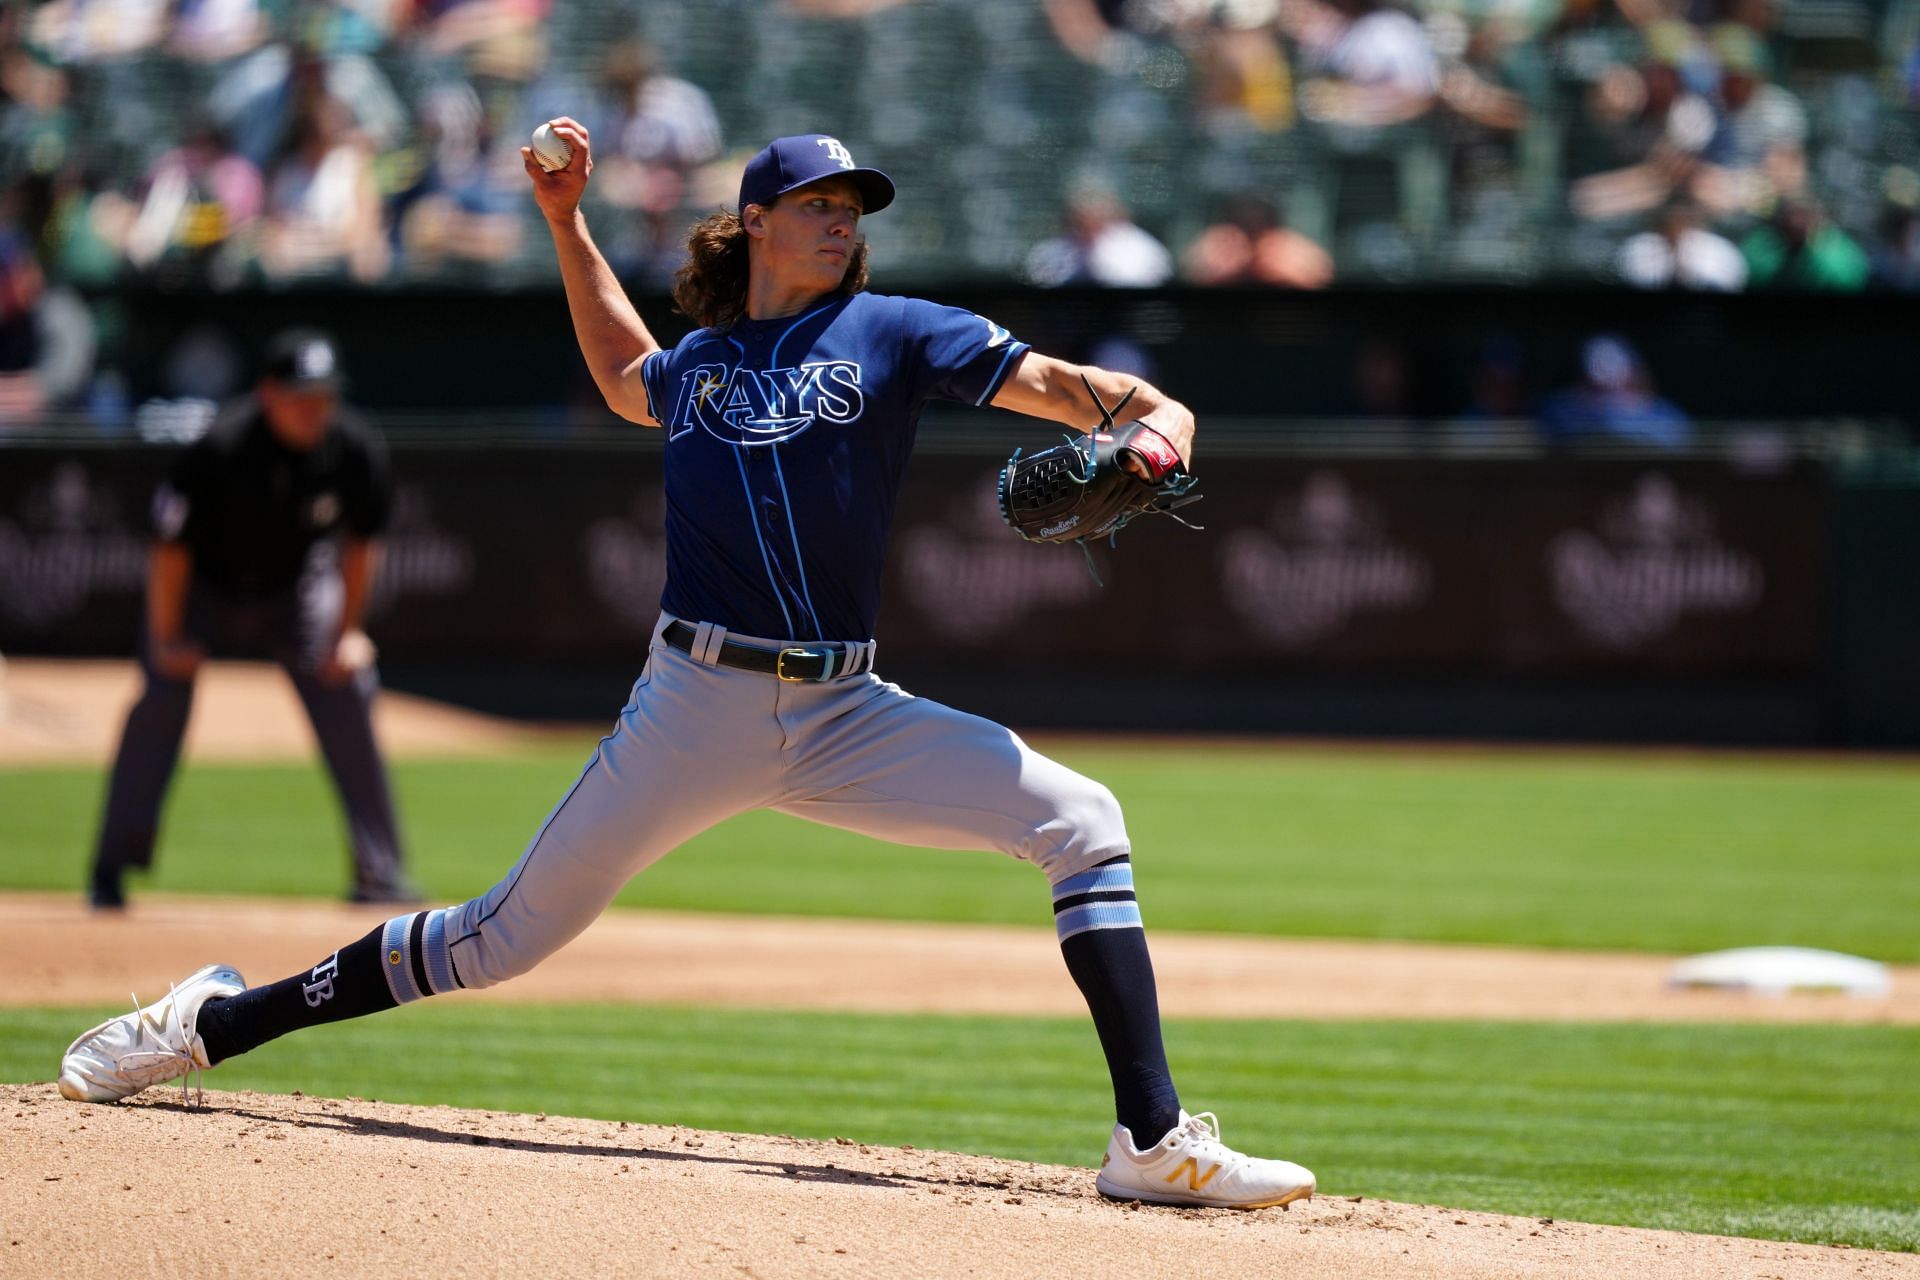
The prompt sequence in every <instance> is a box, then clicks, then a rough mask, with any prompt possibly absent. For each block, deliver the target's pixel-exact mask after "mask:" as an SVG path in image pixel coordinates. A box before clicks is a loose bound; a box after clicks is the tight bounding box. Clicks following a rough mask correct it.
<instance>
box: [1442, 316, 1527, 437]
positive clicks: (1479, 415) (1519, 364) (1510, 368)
mask: <svg viewBox="0 0 1920 1280" xmlns="http://www.w3.org/2000/svg"><path fill="white" fill-rule="evenodd" d="M1459 416H1460V418H1461V419H1463V420H1465V421H1468V422H1475V423H1485V422H1502V421H1513V420H1515V419H1520V418H1530V417H1532V416H1533V394H1532V390H1531V388H1530V387H1529V386H1528V382H1527V351H1526V347H1525V346H1524V345H1522V344H1521V342H1520V340H1519V339H1518V338H1516V337H1514V336H1513V335H1512V334H1509V333H1496V334H1494V335H1493V336H1491V337H1489V338H1488V339H1487V340H1486V341H1485V342H1483V343H1482V344H1481V345H1480V350H1479V352H1478V353H1477V354H1476V355H1475V356H1474V360H1473V367H1472V368H1471V369H1469V370H1468V373H1467V404H1466V407H1465V408H1464V409H1462V410H1461V411H1460V414H1459Z"/></svg>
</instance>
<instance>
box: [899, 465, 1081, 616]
mask: <svg viewBox="0 0 1920 1280" xmlns="http://www.w3.org/2000/svg"><path fill="white" fill-rule="evenodd" d="M1006 532H1007V527H1006V524H1005V523H1004V522H1003V521H1002V520H1001V518H1000V500H999V498H998V496H997V495H996V494H995V493H994V491H993V490H992V489H990V488H987V487H984V486H983V487H982V488H981V490H980V493H979V496H978V498H977V500H976V502H975V503H974V505H973V507H972V508H971V509H970V510H969V511H967V512H966V527H965V530H964V532H956V530H955V527H954V526H953V525H952V524H933V523H929V524H924V525H915V526H913V527H911V528H909V529H907V530H905V531H904V532H903V533H902V535H901V537H900V542H899V547H900V567H901V577H902V579H903V586H904V588H905V591H906V594H907V598H908V600H909V601H910V602H911V603H912V605H913V607H914V608H915V609H917V610H919V611H920V613H921V614H922V615H924V616H925V617H928V618H931V619H934V620H935V621H937V622H938V623H939V624H940V630H941V632H942V634H944V635H946V636H949V637H951V638H953V639H955V640H959V641H962V642H964V643H973V644H978V643H980V642H982V641H986V640H991V639H993V638H995V637H997V636H1000V635H1004V634H1005V633H1006V632H1008V631H1010V630H1012V629H1013V627H1014V626H1015V624H1017V623H1019V622H1020V621H1021V620H1022V619H1024V618H1027V617H1029V616H1030V615H1032V614H1034V613H1036V612H1038V611H1039V610H1041V609H1057V608H1063V607H1066V606H1071V605H1077V604H1081V603H1084V602H1085V601H1087V600H1090V599H1092V598H1093V596H1094V594H1095V593H1096V592H1097V591H1099V589H1100V588H1099V586H1098V584H1096V583H1095V582H1094V580H1093V575H1092V574H1091V573H1089V572H1087V562H1086V558H1085V557H1084V556H1082V555H1081V554H1080V552H1079V550H1078V549H1077V548H1076V549H1068V548H1059V547H1049V548H1045V549H1041V548H1037V547H1034V546H1031V545H1030V544H1028V543H1025V542H1021V541H1019V540H1018V539H1009V538H1008V537H1007V536H1006ZM1049 553H1051V554H1049Z"/></svg>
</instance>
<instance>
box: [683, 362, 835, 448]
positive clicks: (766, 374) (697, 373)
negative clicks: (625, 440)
mask: <svg viewBox="0 0 1920 1280" xmlns="http://www.w3.org/2000/svg"><path fill="white" fill-rule="evenodd" d="M865 406H866V402H865V400H864V398H863V397H862V396H861V393H860V365H859V364H858V363H857V362H855V361H852V360H827V361H819V362H815V363H810V364H803V365H800V366H799V367H798V368H790V369H746V368H742V367H740V366H738V365H726V364H703V365H699V366H697V367H695V368H692V369H689V370H687V371H686V372H685V373H684V374H682V375H681V377H680V395H679V403H678V404H677V406H676V407H675V410H674V415H673V429H672V431H671V432H670V433H669V437H668V438H669V439H673V440H677V439H679V438H680V437H681V436H683V435H685V434H686V433H687V432H689V431H691V430H693V429H694V427H696V426H698V427H703V428H705V429H706V431H707V432H708V433H709V434H710V435H712V436H714V437H715V438H717V439H720V440H725V441H726V442H727V443H729V444H745V445H765V444H779V443H781V442H782V441H785V440H791V439H793V438H794V437H795V436H797V435H799V434H800V433H801V432H803V431H805V430H806V429H807V428H808V427H811V426H812V425H813V424H814V423H815V422H833V423H842V424H844V423H848V422H852V421H853V420H854V419H855V418H858V417H859V416H860V413H861V410H862V409H864V408H865Z"/></svg>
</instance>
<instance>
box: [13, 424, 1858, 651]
mask: <svg viewBox="0 0 1920 1280" xmlns="http://www.w3.org/2000/svg"><path fill="white" fill-rule="evenodd" d="M171 456H172V454H171V451H170V450H166V449H160V448H126V449H113V450H107V449H56V448H14V449H8V450H5V451H4V452H0V461H3V462H4V466H0V650H3V651H20V652H30V653H71V654H92V655H102V654H122V653H131V651H132V647H133V640H134V634H135V629H136V627H137V626H138V625H139V623H140V618H141V607H142V606H141V591H142V586H143V583H144V580H145V563H146V539H147V534H148V530H149V528H150V523H149V517H148V514H147V509H148V506H149V503H150V500H151V495H152V492H153V489H154V486H155V484H156V483H157V481H158V480H159V478H160V477H161V476H162V475H164V474H165V470H166V467H167V465H168V463H169V461H170V458H171ZM1209 461H1210V463H1211V465H1210V466H1209V468H1207V470H1206V471H1205V473H1204V479H1205V481H1206V483H1205V484H1204V486H1203V489H1204V492H1205V494H1206V498H1205V500H1204V501H1203V502H1201V503H1199V504H1198V505H1196V506H1194V507H1192V508H1190V509H1188V511H1187V512H1184V513H1183V514H1187V515H1190V516H1192V518H1193V519H1194V520H1195V521H1196V522H1197V523H1200V524H1202V525H1204V526H1205V527H1204V529H1203V530H1201V531H1194V530H1190V529H1184V528H1181V527H1180V526H1178V525H1177V524H1175V523H1173V522H1172V521H1170V520H1165V519H1151V518H1150V519H1143V520H1140V521H1138V522H1136V523H1135V524H1134V525H1133V526H1132V527H1130V528H1129V529H1127V530H1126V531H1125V532H1124V533H1123V534H1121V536H1120V540H1119V545H1118V547H1117V548H1108V547H1105V546H1100V547H1097V548H1095V549H1094V550H1093V552H1092V555H1091V558H1090V559H1089V557H1088V556H1085V555H1083V554H1082V553H1081V552H1080V551H1079V550H1078V549H1077V548H1073V547H1056V546H1039V545H1034V544H1029V543H1025V542H1021V541H1020V540H1018V539H1017V538H1015V537H1014V536H1013V534H1012V533H1011V532H1010V531H1009V530H1008V529H1007V528H1006V527H1005V525H1004V524H1002V523H1001V521H1000V517H999V514H998V512H997V510H996V507H995V501H994V495H993V489H992V475H993V471H994V464H993V462H992V461H991V460H985V459H972V458H960V457H953V456H947V455H942V454H933V455H930V456H925V457H922V458H920V459H918V460H916V461H915V462H914V464H913V466H912V467H911V469H910V472H909V479H908V484H907V487H906V489H905V491H904V492H903V493H902V495H901V501H900V504H899V514H898V516H897V518H896V522H895V527H894V532H893V543H892V550H891V556H890V559H889V567H888V570H887V574H888V585H887V589H886V596H885V599H886V604H885V607H884V611H883V613H882V617H881V624H880V636H879V639H880V641H881V644H882V652H883V653H885V652H887V651H889V650H893V649H896V648H897V649H898V650H900V651H910V652H911V653H912V654H913V656H914V657H915V659H916V660H951V661H953V662H956V663H963V664H971V665H974V666H980V667H987V666H1004V667H1013V668H1022V669H1045V668H1051V667H1060V668H1072V667H1081V668H1091V669H1101V670H1108V671H1125V670H1144V671H1151V672H1154V673H1157V674H1162V675H1164V674H1169V673H1178V672H1181V671H1189V672H1206V673H1210V674H1231V673H1232V672H1234V671H1236V670H1246V671H1249V672H1261V673H1273V672H1286V673H1291V674H1300V673H1312V672H1315V671H1324V672H1329V673H1334V672H1341V673H1345V672H1359V673H1366V672H1381V673H1403V674H1435V673H1448V672H1453V673H1472V674H1486V673H1499V672H1515V673H1543V674H1555V675H1573V676H1579V675H1581V674H1585V673H1592V674H1596V675H1601V674H1608V675H1611V674H1635V673H1638V674H1649V675H1663V676H1676V675H1688V674H1701V675H1709V674H1711V675H1726V676H1740V677H1755V678H1769V677H1777V678H1785V679H1799V678H1804V677H1806V676H1808V675H1809V674H1810V673H1811V672H1813V671H1814V670H1815V668H1816V666H1817V664H1818V662H1819V656H1820V646H1821V643H1822V634H1823V633H1822V625H1823V615H1824V604H1823V597H1824V588H1823V583H1822V554H1823V539H1824V510H1825V492H1826V491H1825V487H1824V482H1823V480H1822V477H1821V476H1820V475H1819V473H1818V472H1817V471H1814V470H1812V469H1804V470H1789V471H1785V472H1779V473H1775V474H1769V475H1758V476H1756V475H1746V474H1741V473H1738V472H1735V471H1732V470H1730V469H1728V468H1727V467H1725V466H1722V465H1719V464H1715V463H1709V462H1698V461H1691V462H1639V461H1625V460H1621V461H1613V460H1606V461H1597V460H1582V461H1574V460H1560V459H1531V460H1511V461H1508V460H1472V461H1466V460H1461V461H1446V460H1432V461H1412V460H1404V459H1395V460H1391V461H1389V460H1373V459H1360V460H1353V459H1341V460H1334V459H1324V460H1313V459H1299V458H1285V459H1281V458H1238V459H1235V458H1228V457H1225V456H1222V455H1218V454H1216V455H1215V456H1214V457H1212V458H1211V459H1209ZM394 463H395V473H396V477H397V488H396V495H395V505H394V515H393V521H392V525H391V528H390V529H389V531H388V533H387V536H386V538H385V547H386V553H385V564H384V569H383V572H382V575H381V579H380V581H379V585H378V589H377V594H376V597H375V599H374V602H373V608H372V616H371V620H370V629H371V630H373V631H374V632H375V635H376V639H378V640H379V641H380V643H381V646H382V648H383V650H384V651H385V652H386V653H388V654H390V655H393V656H395V657H404V658H407V659H409V660H418V661H436V660H446V661H460V660H471V659H515V660H517V659H524V660H527V661H532V662H607V661H624V660H631V661H632V662H633V663H634V664H635V666H636V667H637V665H638V663H639V662H641V661H643V660H644V649H645V645H646V641H647V637H648V634H649V632H650V630H651V627H652V624H653V620H654V617H655V615H656V613H657V608H658V601H659V597H660V590H661V585H662V581H663V577H664V572H665V566H664V553H665V543H664V535H663V532H662V528H663V521H664V498H663V494H662V488H661V481H660V465H661V456H660V454H659V452H658V450H657V447H634V448H626V449H585V448H567V449H552V448H541V447H537V446H530V445H513V446H499V447H488V448H484V449H479V448H444V447H443V448H434V447H428V446H424V445H420V444H415V443H412V442H405V443H401V444H398V445H396V447H395V448H394Z"/></svg>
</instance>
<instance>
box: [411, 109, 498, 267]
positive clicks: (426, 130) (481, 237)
mask: <svg viewBox="0 0 1920 1280" xmlns="http://www.w3.org/2000/svg"><path fill="white" fill-rule="evenodd" d="M419 120H420V137H419V140H418V146H419V148H420V150H421V151H422V152H424V159H425V163H424V165H423V166H422V168H421V170H420V174H419V176H418V177H417V178H416V179H415V181H414V182H413V184H412V185H411V186H410V187H408V188H407V189H406V190H405V191H403V192H401V193H400V194H399V195H398V196H396V197H395V198H394V200H393V207H392V218H391V225H392V236H393V240H394V248H395V250H396V251H397V253H398V254H399V256H400V259H401V261H402V263H403V264H404V270H405V271H406V272H407V273H409V274H430V273H432V272H433V271H435V270H437V269H438V268H439V267H440V266H441V265H442V264H447V263H451V264H462V263H465V264H476V263H478V264H486V263H497V262H504V261H506V260H507V259H509V258H511V257H512V256H513V255H514V253H515V252H517V251H518V249H519V246H520V233H521V218H520V211H521V207H522V206H521V200H522V195H521V191H520V184H519V183H517V182H516V183H515V184H514V185H513V186H512V187H509V186H507V185H506V183H504V182H503V181H501V179H502V177H503V176H504V172H505V171H504V169H503V167H502V165H501V163H500V161H501V160H502V158H503V157H502V156H501V155H497V154H495V148H494V138H493V129H492V126H491V125H490V124H489V123H488V121H487V117H486V113H485V111H484V110H483V109H482V108H481V105H480V97H479V95H478V94H477V93H475V92H474V91H473V88H472V86H470V85H467V84H443V85H440V86H439V87H437V88H435V89H433V90H432V91H431V92H429V93H428V94H427V96H426V98H425V100H424V101H423V102H422V103H421V106H420V113H419ZM514 158H515V159H516V160H517V159H518V158H519V157H518V156H517V155H515V157H514ZM513 176H514V177H516V178H518V177H520V174H519V173H518V172H517V171H516V172H515V173H514V175H513Z"/></svg>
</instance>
